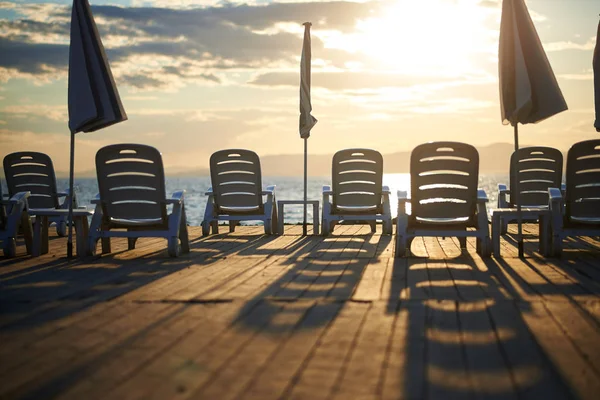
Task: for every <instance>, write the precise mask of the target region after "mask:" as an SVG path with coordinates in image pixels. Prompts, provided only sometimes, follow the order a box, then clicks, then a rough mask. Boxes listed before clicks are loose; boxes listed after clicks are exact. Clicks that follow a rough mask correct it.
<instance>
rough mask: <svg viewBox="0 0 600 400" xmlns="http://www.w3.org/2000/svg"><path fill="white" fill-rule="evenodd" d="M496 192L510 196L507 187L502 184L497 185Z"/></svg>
mask: <svg viewBox="0 0 600 400" xmlns="http://www.w3.org/2000/svg"><path fill="white" fill-rule="evenodd" d="M498 192H502V193H509V194H510V190H509V189H508V187H507V186H506V185H505V184H504V183H499V184H498Z"/></svg>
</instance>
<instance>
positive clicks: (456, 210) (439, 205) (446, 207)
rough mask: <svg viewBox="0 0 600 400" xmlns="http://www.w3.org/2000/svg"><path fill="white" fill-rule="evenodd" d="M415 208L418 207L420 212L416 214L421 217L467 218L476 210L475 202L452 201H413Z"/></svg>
mask: <svg viewBox="0 0 600 400" xmlns="http://www.w3.org/2000/svg"><path fill="white" fill-rule="evenodd" d="M412 204H413V206H412V207H413V210H414V209H415V208H417V209H418V211H419V212H418V214H416V213H415V214H414V216H415V217H419V218H465V217H469V218H470V217H472V216H473V215H474V212H475V210H474V209H473V204H470V203H466V204H465V203H450V202H435V203H427V204H419V205H418V207H417V205H416V204H415V203H414V202H413V203H412Z"/></svg>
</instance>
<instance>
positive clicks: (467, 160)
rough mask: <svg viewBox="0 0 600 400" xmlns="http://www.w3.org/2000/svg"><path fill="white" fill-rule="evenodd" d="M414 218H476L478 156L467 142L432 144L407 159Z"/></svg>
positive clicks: (416, 149) (414, 152)
mask: <svg viewBox="0 0 600 400" xmlns="http://www.w3.org/2000/svg"><path fill="white" fill-rule="evenodd" d="M410 180H411V207H412V214H411V217H412V218H413V219H417V220H419V219H424V220H426V219H433V220H435V219H456V220H460V221H467V220H469V219H471V218H473V217H474V216H475V212H476V207H477V184H478V180H479V153H478V152H477V150H476V149H475V147H473V146H471V145H470V144H466V143H457V142H431V143H425V144H422V145H419V146H417V147H416V148H415V149H414V150H413V151H412V153H411V156H410Z"/></svg>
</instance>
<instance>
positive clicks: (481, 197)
mask: <svg viewBox="0 0 600 400" xmlns="http://www.w3.org/2000/svg"><path fill="white" fill-rule="evenodd" d="M488 201H489V199H488V197H487V193H485V190H483V189H477V202H478V203H487V202H488Z"/></svg>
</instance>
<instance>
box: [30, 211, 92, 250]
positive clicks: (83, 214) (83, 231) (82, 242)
mask: <svg viewBox="0 0 600 400" xmlns="http://www.w3.org/2000/svg"><path fill="white" fill-rule="evenodd" d="M93 214H94V213H93V212H91V211H88V210H87V209H83V208H75V209H73V225H75V235H76V236H75V238H76V252H77V256H78V257H84V256H85V255H86V252H87V242H88V233H89V224H88V217H89V216H92V215H93ZM29 215H34V216H35V223H34V224H33V249H32V252H31V255H32V256H33V257H39V256H40V255H42V254H46V253H48V219H49V218H50V217H66V216H68V215H69V210H65V209H53V208H30V209H29Z"/></svg>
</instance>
